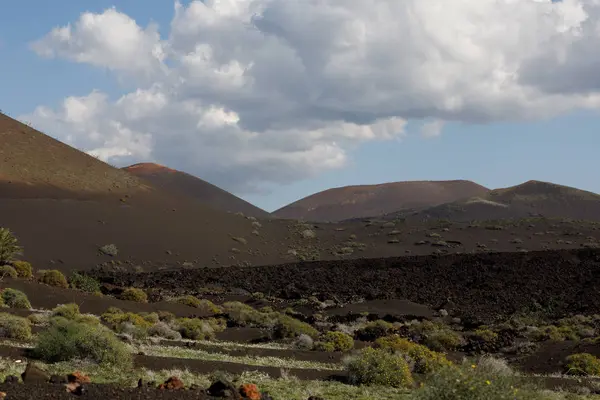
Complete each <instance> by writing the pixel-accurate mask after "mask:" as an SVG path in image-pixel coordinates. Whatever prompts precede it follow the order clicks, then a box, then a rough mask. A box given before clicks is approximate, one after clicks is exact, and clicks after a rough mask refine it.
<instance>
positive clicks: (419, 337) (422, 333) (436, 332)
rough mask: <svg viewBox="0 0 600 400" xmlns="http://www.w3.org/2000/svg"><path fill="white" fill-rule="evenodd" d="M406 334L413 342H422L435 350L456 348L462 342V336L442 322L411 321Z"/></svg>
mask: <svg viewBox="0 0 600 400" xmlns="http://www.w3.org/2000/svg"><path fill="white" fill-rule="evenodd" d="M408 334H409V336H410V337H411V338H413V340H414V341H415V342H419V343H422V344H424V345H426V346H427V347H429V348H430V349H432V350H435V351H450V350H456V349H457V348H458V347H460V346H462V345H463V344H464V338H463V337H462V335H461V334H459V333H458V332H455V331H453V330H452V329H451V328H450V327H448V326H447V325H444V324H443V323H437V322H432V321H422V322H417V323H413V324H411V325H410V326H409V328H408Z"/></svg>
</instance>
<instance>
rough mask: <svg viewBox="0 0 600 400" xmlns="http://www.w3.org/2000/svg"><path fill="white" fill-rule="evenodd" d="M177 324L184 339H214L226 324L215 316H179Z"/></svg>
mask: <svg viewBox="0 0 600 400" xmlns="http://www.w3.org/2000/svg"><path fill="white" fill-rule="evenodd" d="M176 325H177V326H178V330H179V333H180V334H181V336H182V337H183V338H184V339H192V340H212V339H214V338H215V334H216V333H217V332H222V331H223V330H224V329H225V324H224V323H222V322H221V321H220V320H217V319H215V318H208V319H200V318H179V319H178V320H177V321H176Z"/></svg>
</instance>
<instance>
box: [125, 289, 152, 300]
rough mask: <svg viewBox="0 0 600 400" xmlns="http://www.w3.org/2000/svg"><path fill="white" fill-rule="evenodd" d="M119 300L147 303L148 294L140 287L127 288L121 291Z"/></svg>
mask: <svg viewBox="0 0 600 400" xmlns="http://www.w3.org/2000/svg"><path fill="white" fill-rule="evenodd" d="M121 300H127V301H136V302H138V303H147V302H148V295H147V294H146V292H144V291H143V290H142V289H138V288H128V289H125V290H124V291H123V293H121Z"/></svg>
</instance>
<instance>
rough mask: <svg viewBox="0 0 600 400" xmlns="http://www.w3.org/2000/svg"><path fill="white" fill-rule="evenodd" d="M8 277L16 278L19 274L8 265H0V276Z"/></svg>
mask: <svg viewBox="0 0 600 400" xmlns="http://www.w3.org/2000/svg"><path fill="white" fill-rule="evenodd" d="M4 277H9V278H13V279H15V278H18V277H19V274H18V273H17V270H15V269H14V268H13V267H11V266H10V265H0V278H4Z"/></svg>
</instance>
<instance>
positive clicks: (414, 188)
mask: <svg viewBox="0 0 600 400" xmlns="http://www.w3.org/2000/svg"><path fill="white" fill-rule="evenodd" d="M488 191H489V189H487V188H485V187H483V186H481V185H478V184H476V183H474V182H471V181H466V180H454V181H409V182H394V183H384V184H379V185H360V186H346V187H341V188H335V189H329V190H325V191H323V192H319V193H315V194H313V195H311V196H308V197H305V198H303V199H301V200H298V201H296V202H294V203H292V204H289V205H287V206H285V207H282V208H280V209H279V210H277V211H275V212H273V213H272V215H273V216H275V217H278V218H287V219H304V220H307V221H341V220H348V219H354V218H363V217H376V216H380V215H384V214H390V213H394V212H398V211H401V210H407V209H415V208H422V207H431V206H435V205H439V204H443V203H448V202H452V201H456V200H458V199H461V198H468V197H472V196H483V195H485V194H486V193H487V192H488Z"/></svg>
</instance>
